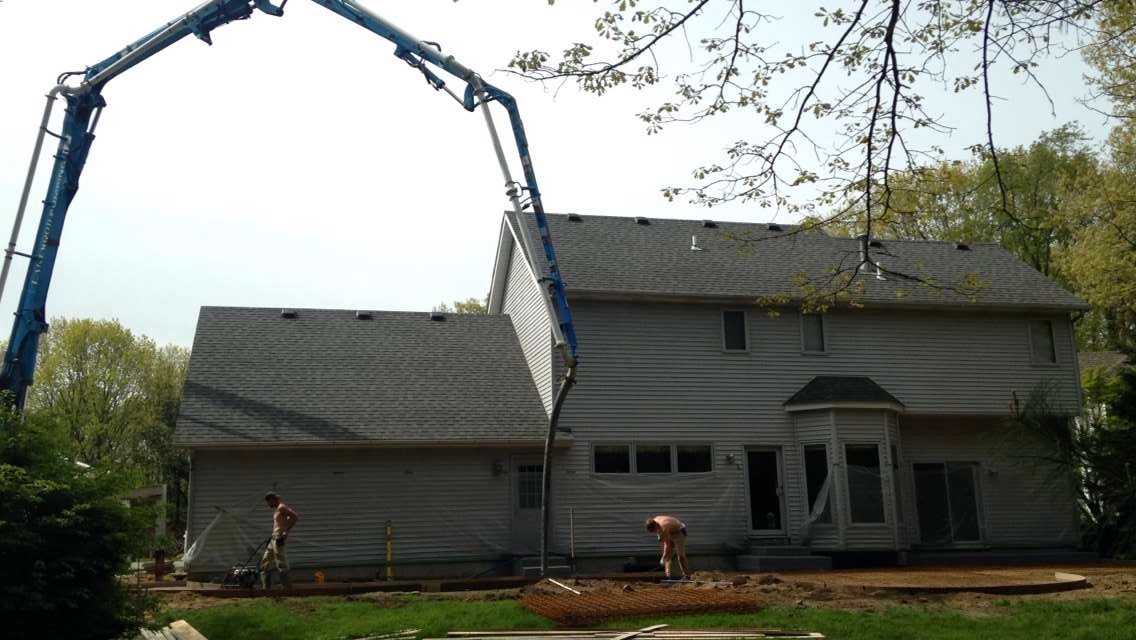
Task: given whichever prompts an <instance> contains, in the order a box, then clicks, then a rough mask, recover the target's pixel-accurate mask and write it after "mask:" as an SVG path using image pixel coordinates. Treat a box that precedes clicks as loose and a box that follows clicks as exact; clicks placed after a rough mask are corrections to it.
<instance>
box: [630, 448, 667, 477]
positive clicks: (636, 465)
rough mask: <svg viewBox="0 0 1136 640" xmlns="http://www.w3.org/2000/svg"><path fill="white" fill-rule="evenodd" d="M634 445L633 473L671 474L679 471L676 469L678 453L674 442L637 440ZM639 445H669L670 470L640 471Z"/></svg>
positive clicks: (632, 452) (646, 474)
mask: <svg viewBox="0 0 1136 640" xmlns="http://www.w3.org/2000/svg"><path fill="white" fill-rule="evenodd" d="M633 445H634V446H632V448H631V473H634V474H635V475H637V476H638V475H643V476H669V475H673V474H675V473H677V471H676V470H675V469H676V466H677V465H676V463H677V462H678V460H676V459H675V456H676V455H677V453H676V451H675V446H674V444H668V443H665V442H657V441H654V440H644V441H643V442H635V443H633ZM639 447H667V450H668V452H669V456H668V458H669V460H670V471H639Z"/></svg>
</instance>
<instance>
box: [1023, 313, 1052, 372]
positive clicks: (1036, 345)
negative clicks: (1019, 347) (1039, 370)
mask: <svg viewBox="0 0 1136 640" xmlns="http://www.w3.org/2000/svg"><path fill="white" fill-rule="evenodd" d="M1029 336H1030V351H1031V352H1032V359H1033V362H1034V364H1057V349H1056V348H1055V344H1056V341H1055V340H1054V339H1053V321H1052V320H1033V321H1031V322H1030V324H1029Z"/></svg>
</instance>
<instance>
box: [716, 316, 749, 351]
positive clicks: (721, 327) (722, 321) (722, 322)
mask: <svg viewBox="0 0 1136 640" xmlns="http://www.w3.org/2000/svg"><path fill="white" fill-rule="evenodd" d="M727 313H740V314H742V338H744V339H745V348H744V349H730V348H728V347H727V346H726V314H727ZM718 333H719V335H720V336H721V345H720V346H721V348H722V352H723V353H749V347H750V344H749V343H750V339H749V311H748V310H746V309H738V308H731V307H723V308H721V309H719V311H718Z"/></svg>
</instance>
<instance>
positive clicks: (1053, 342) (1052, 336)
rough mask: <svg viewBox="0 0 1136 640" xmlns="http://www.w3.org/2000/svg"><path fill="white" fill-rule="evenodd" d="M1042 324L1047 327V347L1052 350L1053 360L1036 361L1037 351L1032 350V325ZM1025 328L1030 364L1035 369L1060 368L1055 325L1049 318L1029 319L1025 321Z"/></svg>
mask: <svg viewBox="0 0 1136 640" xmlns="http://www.w3.org/2000/svg"><path fill="white" fill-rule="evenodd" d="M1038 322H1044V323H1046V324H1047V325H1049V346H1050V348H1051V349H1052V350H1053V360H1051V361H1049V360H1038V359H1037V349H1035V348H1034V342H1033V335H1034V330H1033V326H1034V324H1036V323H1038ZM1026 328H1027V330H1028V335H1029V354H1030V355H1029V357H1030V364H1031V365H1033V366H1035V367H1058V366H1061V359H1060V358H1058V357H1057V325H1056V324H1055V323H1054V321H1053V320H1052V319H1050V318H1030V319H1029V320H1028V321H1026Z"/></svg>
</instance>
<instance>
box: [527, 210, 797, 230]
mask: <svg viewBox="0 0 1136 640" xmlns="http://www.w3.org/2000/svg"><path fill="white" fill-rule="evenodd" d="M505 213H506V214H509V215H515V214H516V212H515V211H506V212H505ZM524 213H525V215H528V216H531V215H533V214H532V212H531V211H525V212H524ZM544 215H546V216H556V217H558V218H560V217H567V216H570V215H576V216H584V217H588V218H605V219H611V220H634V219H635V218H649V219H651V220H658V221H660V222H689V223H691V224H702V222H703V221H704V220H713V221H714V222H717V223H720V224H739V225H753V226H766V225H771V224H779V225H782V226H787V227H799V226H801V223H799V222H778V221H776V220H767V221H765V222H739V221H737V220H722V219H720V218H664V217H659V216H652V215H640V214H636V215H612V214H609V213H580V212H578V211H565V212H559V211H546V212H545V214H544Z"/></svg>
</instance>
